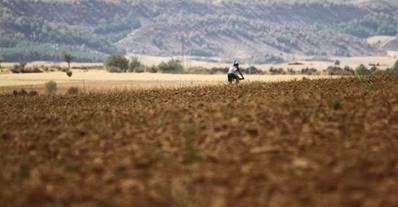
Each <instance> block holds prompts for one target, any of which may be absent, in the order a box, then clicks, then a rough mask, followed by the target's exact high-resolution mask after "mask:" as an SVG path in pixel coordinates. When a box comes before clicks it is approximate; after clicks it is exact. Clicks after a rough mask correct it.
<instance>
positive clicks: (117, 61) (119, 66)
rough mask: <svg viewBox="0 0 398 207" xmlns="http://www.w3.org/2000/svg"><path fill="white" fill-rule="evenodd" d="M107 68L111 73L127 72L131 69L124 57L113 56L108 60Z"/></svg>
mask: <svg viewBox="0 0 398 207" xmlns="http://www.w3.org/2000/svg"><path fill="white" fill-rule="evenodd" d="M105 68H106V69H107V70H108V71H109V72H119V71H120V72H126V71H127V69H128V68H129V60H128V59H127V58H126V57H124V56H122V55H112V56H110V57H109V58H107V59H106V61H105Z"/></svg>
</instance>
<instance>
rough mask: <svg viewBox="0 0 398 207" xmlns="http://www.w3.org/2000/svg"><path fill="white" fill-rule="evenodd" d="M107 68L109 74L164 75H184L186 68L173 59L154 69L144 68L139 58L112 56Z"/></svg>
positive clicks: (107, 60) (108, 60) (106, 65)
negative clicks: (129, 58) (146, 73)
mask: <svg viewBox="0 0 398 207" xmlns="http://www.w3.org/2000/svg"><path fill="white" fill-rule="evenodd" d="M105 68H106V69H107V70H108V71H109V72H116V73H121V72H137V73H140V72H152V73H156V72H162V73H183V72H184V67H183V65H182V64H181V61H179V60H175V59H171V60H169V61H168V62H161V63H160V64H159V65H155V66H152V67H146V66H144V65H143V64H142V63H141V62H140V61H139V60H138V58H137V57H133V58H132V59H131V60H128V59H127V58H126V57H124V56H121V55H112V56H110V57H109V58H107V59H106V61H105Z"/></svg>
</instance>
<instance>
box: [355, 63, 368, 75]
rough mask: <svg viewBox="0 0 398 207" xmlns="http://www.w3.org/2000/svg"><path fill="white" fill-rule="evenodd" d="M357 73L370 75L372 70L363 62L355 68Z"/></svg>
mask: <svg viewBox="0 0 398 207" xmlns="http://www.w3.org/2000/svg"><path fill="white" fill-rule="evenodd" d="M355 74H357V75H369V74H370V70H369V69H368V68H367V67H366V66H365V65H363V64H361V65H359V66H358V67H357V68H355Z"/></svg>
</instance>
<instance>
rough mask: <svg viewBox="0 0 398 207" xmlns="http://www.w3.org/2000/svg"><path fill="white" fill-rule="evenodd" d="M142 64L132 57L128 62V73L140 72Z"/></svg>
mask: <svg viewBox="0 0 398 207" xmlns="http://www.w3.org/2000/svg"><path fill="white" fill-rule="evenodd" d="M142 66H143V65H142V64H141V62H140V61H139V60H138V58H137V57H133V58H131V60H130V64H129V71H130V72H141V70H142Z"/></svg>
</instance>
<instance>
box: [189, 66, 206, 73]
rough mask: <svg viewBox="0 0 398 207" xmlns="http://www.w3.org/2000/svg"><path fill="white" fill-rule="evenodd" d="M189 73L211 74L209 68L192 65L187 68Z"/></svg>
mask: <svg viewBox="0 0 398 207" xmlns="http://www.w3.org/2000/svg"><path fill="white" fill-rule="evenodd" d="M187 73H189V74H209V73H210V72H209V70H208V69H207V68H204V67H190V68H188V69H187Z"/></svg>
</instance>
